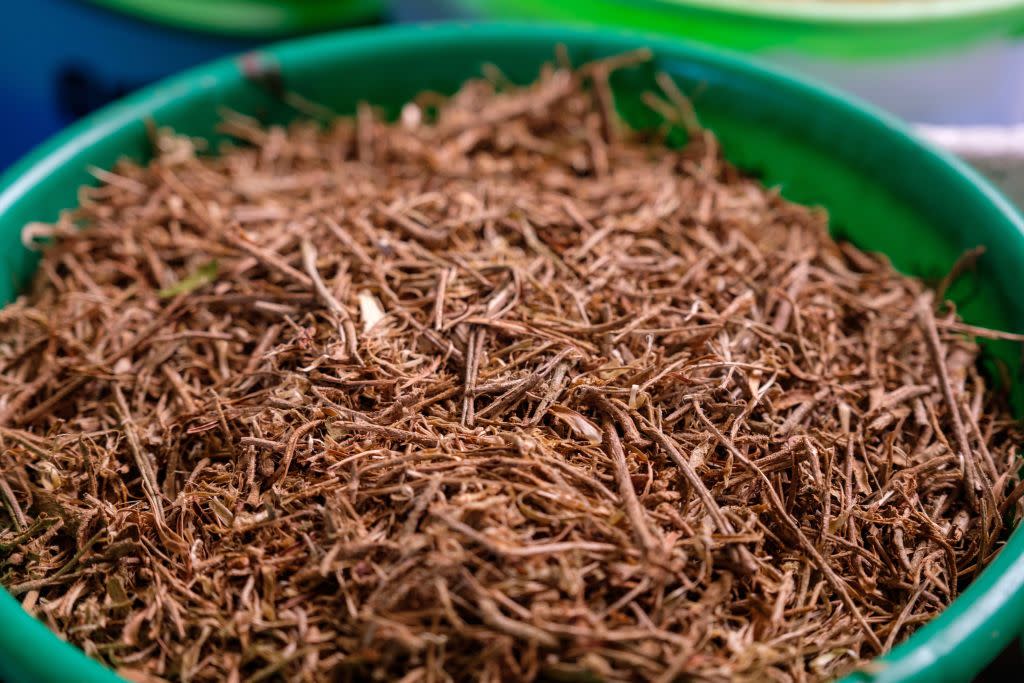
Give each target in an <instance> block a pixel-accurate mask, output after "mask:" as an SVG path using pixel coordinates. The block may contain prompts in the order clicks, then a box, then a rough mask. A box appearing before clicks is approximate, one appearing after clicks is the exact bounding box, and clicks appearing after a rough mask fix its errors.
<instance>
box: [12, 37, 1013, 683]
mask: <svg viewBox="0 0 1024 683" xmlns="http://www.w3.org/2000/svg"><path fill="white" fill-rule="evenodd" d="M644 56H645V55H644V54H642V53H638V54H631V55H627V56H624V57H621V58H617V59H615V60H611V61H605V62H598V63H594V64H589V65H586V66H584V67H582V68H581V69H578V70H575V71H572V70H569V69H567V68H565V67H559V68H554V67H551V68H547V69H545V70H544V72H543V73H542V74H541V77H540V79H539V80H538V81H537V82H536V83H535V84H534V85H531V86H529V87H523V88H516V87H511V86H509V85H508V84H507V83H505V81H504V78H503V77H502V76H501V75H500V74H499V73H497V72H496V70H494V69H491V70H490V72H489V73H490V74H491V79H490V80H488V79H481V80H476V81H472V82H469V83H467V84H466V85H465V86H464V87H463V88H462V89H461V90H460V91H459V92H458V93H457V94H455V95H454V96H452V97H451V98H447V99H440V98H438V96H435V95H424V96H423V97H421V98H419V99H418V100H417V101H414V102H412V103H410V104H408V105H407V106H406V107H405V109H404V110H403V112H402V115H401V117H400V118H399V120H398V121H397V122H395V123H388V122H385V121H383V120H381V118H380V117H379V116H378V115H377V114H376V113H375V112H374V110H373V109H372V108H371V107H369V106H363V107H360V109H359V113H358V115H357V116H356V117H354V118H340V119H337V120H335V121H333V122H331V123H330V125H328V126H327V127H322V126H320V125H318V124H315V123H312V122H306V123H296V124H294V125H292V126H291V127H289V128H277V127H274V128H264V127H261V126H260V125H258V124H257V123H256V122H255V121H253V120H251V119H249V118H247V117H244V116H241V115H237V114H230V115H227V116H226V118H225V120H224V123H223V127H224V130H225V132H227V133H229V134H230V135H232V136H234V137H235V138H236V139H237V140H238V142H237V143H236V144H234V145H233V146H230V147H228V148H226V149H224V150H222V153H221V154H220V155H219V156H216V157H211V156H205V155H200V154H198V153H197V151H196V147H195V145H194V144H193V143H192V142H191V141H190V140H188V139H187V138H183V137H176V136H174V135H173V134H171V133H169V132H167V131H157V130H155V132H154V134H155V136H156V139H155V141H156V148H157V150H158V155H157V157H156V159H154V160H153V161H152V162H150V163H148V164H147V165H145V166H139V165H135V164H132V163H128V162H125V163H122V164H120V165H119V166H118V167H117V168H115V169H114V170H113V171H110V172H100V173H99V175H100V177H101V180H102V182H103V184H102V185H101V186H100V187H98V188H94V189H88V190H85V191H83V196H82V204H81V207H80V208H79V209H77V210H75V211H73V212H70V213H68V214H67V215H65V216H64V217H63V218H62V219H61V221H60V222H59V223H58V224H57V225H55V226H40V225H33V226H30V227H29V228H27V234H26V238H27V239H31V240H32V241H38V240H39V239H40V238H46V237H47V236H53V235H56V236H57V237H58V238H57V239H56V240H54V241H53V244H52V245H50V246H48V247H47V248H46V249H45V255H44V258H43V260H42V264H41V268H40V271H39V275H38V278H37V281H36V283H35V285H34V287H33V289H32V291H31V293H30V294H28V295H27V296H25V297H23V298H21V299H19V300H18V301H17V302H16V303H14V304H12V305H10V306H8V307H7V308H6V309H4V310H3V311H2V312H0V340H2V343H0V368H2V369H0V382H2V383H0V425H2V426H0V439H2V443H3V454H2V460H0V468H2V472H3V477H2V478H0V482H2V485H0V497H2V499H3V503H4V510H5V512H3V513H0V514H2V515H3V516H2V517H0V519H2V520H3V522H2V524H3V531H2V532H0V558H2V565H0V567H2V569H0V581H2V582H3V584H4V585H6V586H7V587H8V589H9V590H10V591H11V592H12V593H13V594H15V595H17V596H19V597H20V598H21V599H22V601H23V603H24V605H25V606H26V608H27V609H29V610H30V611H32V612H34V613H35V614H37V615H38V616H39V617H40V618H41V619H43V620H44V621H45V622H46V623H48V624H49V625H50V626H51V627H52V628H53V629H55V630H56V631H58V632H60V633H61V634H63V635H64V636H65V637H66V638H68V639H69V640H70V641H72V642H73V643H75V644H77V645H80V646H81V647H83V648H84V649H85V650H86V652H88V653H89V654H90V655H92V656H95V657H98V658H100V659H102V660H104V661H106V662H108V663H109V664H111V665H112V666H114V667H116V668H118V669H119V670H120V671H122V672H123V673H125V675H128V676H131V677H135V678H139V679H145V680H156V679H174V680H183V681H192V680H195V681H206V680H218V681H219V680H228V681H239V680H243V679H245V680H267V679H276V678H286V679H295V680H338V679H341V680H346V679H353V680H363V679H367V678H373V679H376V680H393V679H394V680H397V679H401V680H403V681H407V682H412V681H445V680H452V679H454V680H517V681H518V680H531V679H536V678H541V677H543V678H547V679H559V680H608V681H616V680H648V679H649V680H658V681H672V680H684V679H687V678H691V677H693V678H699V679H702V680H704V679H706V680H758V681H760V680H769V679H770V680H780V681H787V680H794V681H806V680H817V679H824V678H829V677H832V676H835V675H837V674H840V673H843V672H845V671H848V670H850V669H851V668H852V667H855V666H857V665H858V664H859V663H861V662H863V661H865V660H866V659H868V658H871V657H874V656H875V655H877V654H878V653H879V652H881V651H883V650H886V649H888V648H890V647H892V645H893V644H894V643H896V642H898V641H899V640H901V639H902V638H904V637H905V636H906V635H907V634H908V633H910V632H912V631H913V630H914V629H915V628H917V627H918V626H920V625H921V624H922V623H924V622H925V621H927V620H928V619H931V618H932V617H933V616H935V615H936V614H937V613H938V612H939V611H941V610H942V609H943V608H944V607H945V606H946V605H947V604H949V602H950V601H951V600H952V599H953V598H954V597H955V596H956V594H957V592H958V590H960V588H961V587H962V585H963V584H964V583H966V582H968V581H969V580H970V579H971V577H972V576H974V574H975V573H977V571H978V568H979V567H981V566H983V565H984V564H985V563H986V562H988V561H989V560H990V559H991V557H992V556H993V555H994V554H995V553H996V552H998V550H999V547H1000V544H1001V539H1002V538H1003V537H1004V536H1005V533H1006V531H1007V528H1008V525H1009V524H1010V523H1011V522H1012V521H1013V520H1014V519H1016V517H1017V513H1018V511H1019V507H1020V504H1019V497H1020V493H1021V487H1020V486H1018V485H1017V477H1016V474H1015V468H1016V458H1017V443H1018V442H1019V440H1020V437H1021V432H1020V429H1019V428H1018V426H1017V424H1016V422H1015V421H1014V420H1013V419H1012V417H1011V415H1010V412H1009V409H1008V407H1007V405H1006V402H1005V400H1004V397H1003V396H1001V395H1000V394H999V393H998V392H994V391H991V390H989V389H988V388H987V387H986V385H985V381H984V379H983V378H982V376H981V375H980V374H979V371H978V370H977V368H976V363H977V359H978V356H979V349H978V346H977V344H976V343H975V341H974V338H975V337H976V336H978V335H984V334H986V332H985V331H984V330H979V329H977V328H974V327H970V326H966V325H964V324H963V323H961V322H960V321H958V320H957V319H956V317H955V315H953V314H952V313H944V314H942V315H938V314H936V313H935V309H934V308H933V298H932V296H931V294H930V293H929V292H928V291H927V289H926V287H925V286H924V285H923V284H922V283H920V282H918V281H916V280H913V279H911V278H908V277H905V276H902V275H900V274H898V273H896V272H895V271H894V270H893V269H892V268H891V267H890V265H889V264H888V263H887V262H886V261H885V260H884V259H882V258H880V257H878V256H875V255H871V254H866V253H864V252H861V251H859V250H857V249H856V248H855V247H853V246H851V245H849V244H837V243H835V242H833V241H832V240H831V239H830V238H829V236H828V234H827V218H826V216H825V215H824V213H822V212H820V211H816V210H812V209H808V208H805V207H801V206H797V205H794V204H791V203H789V202H787V201H784V200H783V199H781V198H780V197H779V196H778V195H777V194H776V193H774V192H772V191H769V190H766V189H765V188H763V187H761V186H760V185H758V183H757V182H756V181H754V180H752V179H750V178H746V177H744V176H743V175H742V174H740V173H739V172H737V171H736V170H735V169H734V168H732V167H730V166H729V165H728V164H727V163H725V162H724V161H723V159H722V157H721V156H720V154H719V150H718V146H717V143H716V142H715V140H714V138H713V137H712V136H711V135H710V134H709V133H706V132H704V131H702V130H701V129H700V128H699V124H698V123H697V121H696V118H695V116H694V112H693V110H692V108H691V107H690V106H689V104H688V103H687V102H686V100H685V97H683V95H682V93H681V92H680V91H679V90H678V89H677V88H676V87H675V86H674V84H672V83H671V81H670V80H668V79H665V78H663V79H661V80H660V81H659V84H660V86H661V88H662V91H663V92H662V93H661V94H650V95H649V96H648V97H647V98H646V101H647V102H648V103H649V104H650V105H651V106H652V107H653V108H654V109H655V110H656V111H659V112H661V113H662V114H663V115H664V116H665V118H666V120H667V121H671V122H675V123H677V124H679V125H682V126H684V127H685V128H686V129H687V130H688V131H689V132H690V135H691V142H690V144H689V145H688V146H687V147H686V148H685V149H682V150H670V149H667V148H665V147H663V146H662V145H661V144H660V141H659V135H658V134H657V133H646V134H645V133H639V132H634V131H629V130H627V129H626V127H625V126H624V125H623V124H622V123H621V122H620V121H619V120H618V119H617V118H616V115H615V111H614V102H613V101H612V95H611V89H610V88H609V86H608V83H607V80H606V79H607V76H608V73H609V72H610V71H611V70H613V69H614V68H618V67H621V66H624V65H628V64H630V63H632V62H635V61H637V60H639V59H643V58H644ZM434 109H436V111H437V116H436V120H434V119H430V117H428V116H427V113H426V112H427V111H428V110H431V111H432V110H434ZM77 225H85V226H87V229H85V230H82V231H77V230H76V229H74V226H77ZM946 285H948V282H946V283H945V284H944V285H943V288H945V286H946ZM996 336H1000V337H1004V338H1005V337H1007V336H1008V335H1006V334H999V335H996ZM1009 336H1012V335H1009Z"/></svg>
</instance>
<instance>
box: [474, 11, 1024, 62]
mask: <svg viewBox="0 0 1024 683" xmlns="http://www.w3.org/2000/svg"><path fill="white" fill-rule="evenodd" d="M454 2H455V3H456V5H457V6H459V7H460V8H462V9H463V10H466V11H469V12H470V13H472V14H474V15H476V16H479V17H483V18H516V19H531V20H553V21H569V22H584V23H590V24H598V25H604V26H614V27H619V28H631V29H637V30H641V31H650V32H655V33H662V34H670V35H676V36H681V37H686V38H691V39H694V40H701V41H704V42H708V43H712V44H715V45H719V46H721V47H728V48H732V49H736V50H742V51H746V52H765V51H771V50H775V49H779V48H784V49H786V50H792V51H794V52H800V53H804V54H809V55H820V56H824V57H839V58H858V59H860V58H864V59H878V58H886V57H898V56H908V55H914V54H921V53H934V52H943V51H950V50H953V49H956V48H958V47H960V46H963V45H966V44H970V43H976V42H981V41H988V40H994V39H999V38H1005V37H1008V36H1011V35H1014V34H1015V33H1018V32H1020V31H1021V30H1024V0H558V1H557V2H551V1H549V0H454Z"/></svg>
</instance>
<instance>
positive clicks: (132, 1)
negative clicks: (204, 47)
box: [86, 0, 385, 39]
mask: <svg viewBox="0 0 1024 683" xmlns="http://www.w3.org/2000/svg"><path fill="white" fill-rule="evenodd" d="M86 2H91V3H92V4H94V5H99V6H102V7H105V8H107V9H110V10H114V11H117V12H121V13H123V14H128V15H131V16H134V17H136V18H138V19H142V20H145V21H152V22H155V23H159V24H164V25H167V26H173V27H175V28H181V29H187V30H192V31H201V32H204V33H216V34H220V35H225V36H232V37H246V38H263V39H272V38H282V37H286V36H293V35H298V34H303V33H312V32H314V31H322V30H325V29H329V28H336V27H339V26H344V25H351V24H361V23H367V22H370V21H372V20H373V19H376V18H377V17H379V16H380V15H381V14H382V13H383V11H384V2H385V0H291V1H289V0H86Z"/></svg>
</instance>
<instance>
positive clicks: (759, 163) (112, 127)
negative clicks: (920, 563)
mask: <svg viewBox="0 0 1024 683" xmlns="http://www.w3.org/2000/svg"><path fill="white" fill-rule="evenodd" d="M559 43H561V44H564V45H565V46H566V47H567V48H568V50H569V53H570V56H571V57H572V58H573V59H574V60H575V61H577V62H579V61H583V60H587V59H593V58H596V57H599V56H606V55H611V54H615V53H619V52H622V51H625V50H630V49H633V48H637V47H641V46H647V47H650V48H651V49H652V50H653V52H654V55H655V59H654V61H653V63H652V64H650V65H646V66H643V67H638V68H634V69H631V70H629V71H624V72H619V73H617V74H616V76H615V78H614V80H613V87H614V88H615V90H616V93H617V101H618V103H619V106H620V108H621V111H622V113H623V115H624V116H625V117H626V118H627V119H628V120H630V121H631V122H632V123H634V124H637V125H643V124H644V123H651V122H652V121H651V118H650V117H651V115H650V113H649V112H647V111H646V110H645V109H644V108H643V107H642V106H641V104H640V97H639V95H640V93H641V92H642V91H644V90H647V89H651V88H653V87H654V83H653V77H654V74H655V72H656V71H664V72H667V73H669V74H671V75H672V76H673V77H674V78H676V79H677V81H678V82H679V83H680V85H681V87H682V88H683V89H684V90H685V91H686V92H688V93H689V94H690V96H691V98H692V99H693V102H694V105H695V107H696V109H697V111H698V113H699V115H700V117H701V120H702V121H703V122H704V124H705V125H706V126H708V127H710V128H711V129H713V130H714V131H715V132H716V133H717V134H718V136H719V138H720V140H721V142H722V145H723V147H724V149H725V152H726V155H727V156H728V157H729V158H730V159H731V160H732V161H733V162H734V163H735V164H737V165H739V166H740V167H742V168H744V169H747V170H749V171H751V172H753V173H756V174H759V175H760V176H761V177H762V178H763V179H764V181H765V182H766V183H768V184H770V185H778V186H780V187H781V188H782V191H783V193H784V194H785V195H786V196H787V197H789V198H791V199H794V200H797V201H801V202H807V203H812V204H819V205H822V206H825V207H827V208H828V209H829V211H830V213H831V215H832V225H833V229H834V232H836V233H837V234H838V235H841V236H844V237H847V238H849V239H851V240H853V241H854V242H856V243H857V244H858V245H860V246H861V247H864V248H867V249H872V250H879V251H882V252H885V253H887V254H888V255H889V256H890V257H891V259H892V261H893V263H894V264H895V265H896V266H897V267H898V268H900V269H902V270H904V271H906V272H908V273H912V274H916V275H919V276H923V277H937V276H940V275H941V274H943V273H944V272H945V271H946V270H947V269H948V268H949V267H950V266H951V264H952V263H953V261H954V260H955V259H956V257H957V256H958V255H959V254H960V253H961V252H962V251H963V250H965V249H967V248H971V247H974V246H976V245H978V244H985V245H987V246H988V247H989V252H988V254H986V256H985V257H984V258H982V259H981V262H980V264H979V270H978V272H977V273H976V275H974V276H972V277H971V279H970V281H969V282H967V283H960V286H958V287H956V288H954V290H953V292H952V294H953V295H954V298H956V299H957V301H958V305H959V307H960V310H961V312H962V313H963V315H964V316H965V317H966V318H967V319H968V320H969V321H971V322H973V323H977V324H983V325H989V326H993V327H998V328H1001V329H1006V330H1015V331H1020V330H1024V299H1022V298H1021V297H1019V296H1018V292H1019V273H1020V269H1021V267H1022V265H1024V222H1022V219H1021V217H1020V216H1019V215H1018V214H1017V213H1016V211H1015V210H1014V209H1013V208H1012V207H1011V206H1010V204H1009V203H1008V202H1007V201H1006V200H1005V199H1004V198H1003V197H1002V196H1001V195H1000V194H999V193H998V192H996V191H995V190H994V189H993V188H992V187H990V186H989V185H988V184H987V183H986V182H985V181H983V180H982V179H981V178H980V177H979V176H977V175H976V174H975V173H974V172H973V171H971V170H969V169H968V168H966V167H965V166H964V165H963V164H961V163H960V162H958V161H956V160H954V159H952V158H950V157H949V156H946V155H944V154H942V153H940V152H937V151H935V150H933V149H931V148H929V147H927V146H925V145H923V144H922V143H920V142H918V141H917V140H915V139H914V138H913V137H912V136H911V135H910V134H909V133H908V132H907V131H906V130H905V129H904V128H903V127H902V125H900V124H899V123H897V122H895V121H894V120H892V119H890V118H888V117H887V116H885V115H883V114H881V113H878V112H876V111H873V110H870V109H868V108H866V107H864V106H862V105H859V104H856V103H853V102H851V101H849V100H847V99H844V98H843V97H842V96H840V95H837V94H835V93H833V92H831V91H829V90H827V89H825V88H822V87H819V86H815V85H810V84H807V83H805V82H802V81H800V80H797V79H795V78H792V77H790V76H787V75H784V74H781V73H778V72H776V71H773V70H769V69H767V68H764V67H761V66H757V65H755V64H752V63H750V62H748V61H746V60H744V59H741V58H738V57H735V56H730V55H727V54H721V53H719V52H716V51H713V50H710V49H707V48H703V47H699V46H696V45H690V44H688V43H685V42H681V41H677V40H670V39H665V38H652V37H646V36H643V35H640V34H632V33H621V32H613V31H609V30H601V29H568V28H564V27H554V26H537V25H510V24H498V25H477V26H473V25H463V24H442V25H436V26H411V27H403V28H393V29H382V30H366V31H357V32H350V33H346V34H339V35H326V36H320V37H316V38H309V39H303V40H298V41H293V42H288V43H284V44H281V45H278V46H275V47H271V48H268V49H267V50H265V51H264V52H262V53H260V55H259V56H258V59H260V60H262V61H264V62H266V63H270V62H276V63H277V64H279V66H280V70H281V73H282V74H283V78H284V81H285V83H286V85H287V87H289V88H291V89H293V90H296V91H298V92H300V93H302V94H303V95H305V96H306V97H308V98H310V99H312V100H315V101H318V102H321V103H324V104H326V105H329V106H331V107H334V108H335V109H337V110H339V111H352V110H353V109H354V106H355V104H356V103H357V102H358V101H359V100H369V101H371V102H377V103H382V104H384V105H387V106H388V107H390V111H392V112H397V110H398V107H399V106H400V105H401V103H402V102H403V101H405V100H406V99H407V98H409V97H411V96H412V95H414V94H415V93H417V92H419V91H421V90H424V89H433V90H441V91H452V90H454V89H455V88H456V87H457V86H458V85H459V84H460V83H461V82H462V81H463V80H464V79H466V78H469V77H471V76H474V75H477V74H478V73H479V70H480V67H481V65H482V64H483V63H485V62H490V63H493V64H496V65H498V66H499V67H500V68H501V69H502V70H503V71H504V72H505V73H506V74H507V75H508V76H509V77H510V78H512V79H514V80H518V81H523V82H527V81H530V80H532V79H533V78H534V77H535V75H536V73H537V70H538V67H539V66H540V64H541V63H542V62H544V61H547V60H550V59H551V58H552V56H553V55H554V50H555V46H556V45H557V44H559ZM252 61H253V58H252V57H250V58H249V59H248V62H249V64H250V67H251V64H252ZM223 107H228V108H231V109H234V110H238V111H241V112H246V113H249V114H252V115H255V116H259V117H262V118H264V119H267V120H274V121H285V120H287V119H289V118H291V117H293V116H294V112H292V111H291V110H289V109H288V108H287V107H286V106H284V105H283V104H281V103H280V102H278V101H277V100H275V99H274V98H273V97H272V96H271V95H270V94H269V93H268V92H267V91H266V90H265V89H264V88H262V87H259V86H257V85H254V84H253V83H251V82H249V81H247V80H246V78H245V77H243V75H242V72H241V69H240V66H239V63H238V62H237V61H235V60H225V61H220V62H217V63H214V64H211V65H209V66H205V67H201V68H199V69H195V70H193V71H190V72H187V73H185V74H184V75H182V76H179V77H177V78H174V79H171V80H168V81H165V82H162V83H160V84H158V85H156V86H153V87H151V88H148V89H146V90H144V91H141V92H139V93H138V94H136V95H133V96H131V97H129V98H128V99H126V100H123V101H120V102H118V103H116V104H114V105H112V106H109V107H107V108H106V109H104V110H102V111H100V112H98V113H97V114H94V115H92V116H90V117H88V118H86V119H83V120H82V121H81V122H79V123H78V124H76V125H75V126H74V127H72V128H70V129H68V130H67V131H65V132H64V133H63V134H61V135H60V136H58V137H57V138H55V139H53V140H52V141H50V142H49V143H48V144H46V145H44V146H43V147H42V148H40V149H38V150H37V151H36V152H35V153H34V154H32V155H31V156H30V157H28V158H27V159H25V160H23V161H22V162H21V163H19V164H18V165H16V166H15V167H14V168H12V169H11V170H10V171H9V172H8V173H7V174H6V175H5V176H3V177H2V178H0V303H3V302H7V301H10V300H11V298H12V297H13V296H15V293H16V292H17V291H18V290H19V289H20V288H22V287H23V286H24V285H25V283H26V281H27V278H29V276H30V275H31V273H32V271H33V269H34V267H35V260H34V258H33V256H32V255H31V254H30V253H29V252H27V251H26V250H25V249H24V248H23V247H22V245H21V241H20V239H19V234H20V231H21V228H22V226H23V225H24V224H25V223H27V222H29V221H36V220H43V221H46V220H53V219H55V218H56V217H57V214H58V211H59V210H60V209H61V208H64V207H71V206H73V205H74V204H75V203H76V188H77V187H78V186H80V185H82V184H85V183H88V182H90V176H89V175H88V173H87V168H88V167H89V166H99V167H109V166H110V165H111V164H113V163H114V162H115V161H116V160H117V159H118V157H121V156H122V155H129V156H132V157H135V158H140V159H141V158H144V157H145V156H146V153H147V148H148V143H147V136H146V126H145V123H144V120H145V119H147V118H149V117H152V118H153V119H155V120H156V121H157V122H158V123H159V124H161V125H170V126H173V127H175V128H176V129H178V130H179V131H181V132H185V133H188V134H191V135H197V136H204V137H207V138H215V137H216V136H215V134H214V125H215V123H216V122H217V120H218V110H219V109H221V108H223ZM988 354H989V358H990V361H991V363H992V364H993V365H996V364H998V365H1000V366H1002V367H1001V370H1002V371H1003V374H1004V376H1005V377H1008V378H1009V381H1010V385H1011V387H1012V390H1013V392H1014V396H1015V399H1016V405H1017V406H1018V407H1019V406H1020V405H1021V398H1022V394H1024V392H1022V391H1021V388H1022V387H1024V382H1022V381H1021V379H1022V378H1021V374H1020V373H1021V368H1020V362H1019V361H1020V354H1019V347H1016V346H1014V345H998V344H993V345H990V346H989V347H988ZM0 623H2V624H3V627H2V628H0V679H2V680H6V681H9V682H11V683H17V682H20V681H54V682H56V681H79V682H83V683H86V682H101V681H102V682H106V683H112V682H113V681H115V680H117V679H116V677H115V676H114V674H112V673H110V672H109V671H108V670H107V669H105V668H103V667H102V666H100V665H99V664H97V663H95V662H93V661H92V660H90V659H88V658H87V657H86V656H85V655H84V654H82V653H81V652H79V651H78V650H77V649H75V648H73V647H71V646H70V645H67V644H65V643H64V642H62V641H61V640H60V639H59V638H57V636H55V635H54V634H52V633H51V632H50V631H48V630H47V629H46V628H45V627H44V626H43V625H42V624H41V623H40V622H38V621H36V620H35V619H33V618H32V617H30V616H29V615H28V614H27V613H25V612H24V611H22V610H21V608H20V606H19V604H18V602H17V601H15V600H14V599H13V598H12V597H11V596H10V595H8V594H7V593H5V592H2V591H0ZM1022 624H1024V534H1022V533H1021V532H1020V531H1019V530H1018V531H1017V532H1015V533H1014V534H1013V535H1012V536H1011V538H1010V539H1009V541H1008V543H1007V545H1006V547H1005V548H1004V550H1003V551H1002V552H1001V553H1000V554H999V556H998V557H997V558H996V559H995V561H994V562H993V563H992V564H991V565H990V566H989V567H988V568H987V569H986V570H985V571H984V572H983V573H982V574H981V575H980V576H979V577H978V578H977V579H976V580H975V581H974V582H973V583H972V584H971V585H970V586H969V587H968V588H967V590H965V591H964V592H963V594H962V595H961V597H960V598H959V599H958V600H957V601H956V602H955V603H954V604H953V605H952V606H951V607H950V608H949V609H947V610H946V611H945V612H944V613H943V614H942V615H941V616H940V617H939V618H937V619H935V620H934V621H932V622H931V623H929V624H927V625H926V626H925V627H924V628H922V629H920V630H919V631H918V632H917V633H915V634H914V635H913V636H912V637H911V638H910V639H909V640H907V641H906V642H904V643H903V644H902V645H900V646H899V647H897V648H896V649H895V650H894V651H893V652H892V653H891V654H889V655H888V656H886V657H884V658H882V659H880V660H878V661H877V662H875V663H874V665H873V666H872V667H871V673H860V674H856V675H854V676H853V677H851V678H850V679H849V680H850V681H857V682H861V681H876V682H879V683H881V682H889V681H914V682H920V683H924V682H926V681H928V682H932V681H963V680H969V679H970V677H971V676H972V675H973V674H975V673H976V672H978V671H979V670H980V669H981V668H982V667H984V665H985V664H986V663H987V662H988V661H990V660H991V659H992V658H993V657H994V656H995V654H996V653H997V652H998V651H999V650H1001V649H1002V648H1003V647H1004V646H1005V645H1006V644H1007V643H1009V642H1010V640H1011V639H1012V638H1013V637H1014V636H1015V635H1016V634H1018V633H1019V632H1020V629H1021V626H1022Z"/></svg>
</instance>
